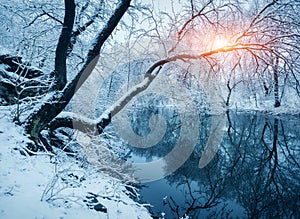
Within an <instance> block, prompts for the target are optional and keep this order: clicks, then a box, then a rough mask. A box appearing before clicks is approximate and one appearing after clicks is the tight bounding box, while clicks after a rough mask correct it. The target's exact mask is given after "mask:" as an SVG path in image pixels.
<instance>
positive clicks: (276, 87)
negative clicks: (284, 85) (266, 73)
mask: <svg viewBox="0 0 300 219" xmlns="http://www.w3.org/2000/svg"><path fill="white" fill-rule="evenodd" d="M278 63H279V59H278V57H277V58H276V61H275V66H274V98H275V103H274V106H275V107H279V106H280V105H281V103H280V100H279V81H278V80H279V79H278V78H279V72H278V68H279V66H278Z"/></svg>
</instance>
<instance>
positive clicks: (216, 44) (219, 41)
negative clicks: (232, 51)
mask: <svg viewBox="0 0 300 219" xmlns="http://www.w3.org/2000/svg"><path fill="white" fill-rule="evenodd" d="M229 45H230V43H229V42H228V41H227V40H226V39H225V38H223V37H220V36H216V37H215V38H214V40H213V42H212V49H213V50H215V49H220V48H223V47H226V46H229Z"/></svg>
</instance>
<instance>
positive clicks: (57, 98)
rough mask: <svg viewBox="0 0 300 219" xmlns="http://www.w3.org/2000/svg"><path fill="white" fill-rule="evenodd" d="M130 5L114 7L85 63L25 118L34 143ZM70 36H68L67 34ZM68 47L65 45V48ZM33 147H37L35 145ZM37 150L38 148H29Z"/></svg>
mask: <svg viewBox="0 0 300 219" xmlns="http://www.w3.org/2000/svg"><path fill="white" fill-rule="evenodd" d="M129 6H130V0H122V1H120V3H119V5H118V6H117V8H116V9H115V11H114V13H113V14H112V16H111V17H110V18H109V20H108V21H107V23H106V25H105V26H104V27H103V29H102V30H101V31H100V33H99V34H98V36H97V38H96V43H95V44H94V45H93V47H92V48H91V49H90V51H89V52H88V55H87V59H86V62H85V65H84V66H83V67H82V69H81V70H80V71H79V73H78V74H77V75H76V76H75V78H74V79H73V80H72V81H70V82H69V83H68V84H67V85H66V86H65V87H64V89H63V90H62V91H59V90H57V91H55V92H54V94H53V95H52V96H51V97H50V98H48V99H47V100H46V101H45V102H44V103H42V104H41V105H40V106H39V107H38V108H37V109H36V110H35V111H34V112H33V113H32V114H30V115H29V117H28V118H27V120H26V123H25V130H26V132H27V133H28V134H30V136H31V138H32V140H34V141H35V143H37V142H38V138H39V134H40V132H41V131H42V130H43V129H45V127H47V125H48V124H49V123H50V122H51V121H52V120H53V119H54V118H55V117H56V116H57V115H58V114H59V113H60V112H62V110H63V109H64V108H65V107H66V106H67V104H68V103H69V102H70V100H71V99H72V97H73V96H74V94H75V92H76V90H77V89H78V88H80V86H81V85H82V84H83V83H84V82H85V80H86V79H87V78H88V77H89V75H90V74H91V73H92V71H93V69H94V68H95V65H96V64H97V61H98V59H99V54H100V49H101V47H102V45H103V44H104V42H105V41H106V40H107V38H108V37H109V36H110V35H111V33H112V32H113V30H114V29H115V27H116V26H117V25H118V23H119V21H120V20H121V18H122V16H123V15H124V14H125V12H126V11H127V9H128V8H129ZM69 37H70V36H69ZM67 48H68V47H66V49H67ZM35 147H38V145H36V146H35ZM31 149H32V150H37V149H38V148H31Z"/></svg>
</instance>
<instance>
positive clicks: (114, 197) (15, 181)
mask: <svg viewBox="0 0 300 219" xmlns="http://www.w3.org/2000/svg"><path fill="white" fill-rule="evenodd" d="M28 141H29V139H28V138H27V137H26V136H24V135H23V130H22V128H21V127H19V126H17V125H15V124H14V123H12V121H11V118H10V117H9V116H8V115H7V111H6V110H5V112H4V110H3V109H1V108H0V218H3V219H6V218H7V219H17V218H24V219H27V218H72V219H74V218H80V219H81V218H113V219H116V218H121V219H122V218H127V219H129V218H130V219H133V218H141V219H142V218H151V217H150V215H149V213H148V211H147V210H146V208H145V207H144V206H143V205H141V204H138V203H136V202H134V201H133V200H132V199H131V198H130V197H129V196H130V194H129V193H130V192H129V191H128V189H126V186H125V185H124V184H123V183H122V182H121V181H119V180H117V179H114V178H112V177H110V176H107V175H105V174H103V173H101V172H99V171H97V170H96V169H95V168H93V167H92V166H91V165H88V164H84V163H83V162H82V161H79V160H77V161H76V159H75V158H72V157H69V156H66V155H64V154H63V153H62V154H60V155H55V156H49V154H39V155H36V156H24V155H21V154H20V151H19V150H16V148H19V149H20V148H22V147H24V146H25V145H26V142H28ZM129 190H130V189H129Z"/></svg>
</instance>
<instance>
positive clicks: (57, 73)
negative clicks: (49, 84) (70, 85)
mask: <svg viewBox="0 0 300 219" xmlns="http://www.w3.org/2000/svg"><path fill="white" fill-rule="evenodd" d="M75 7H76V6H75V2H74V0H65V17H64V23H63V27H62V31H61V34H60V37H59V39H58V43H57V47H56V51H55V69H54V78H55V83H54V86H53V89H58V90H62V89H63V88H64V87H65V85H66V83H67V64H66V61H67V53H68V48H69V44H70V39H71V34H72V29H73V25H74V19H75Z"/></svg>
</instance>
